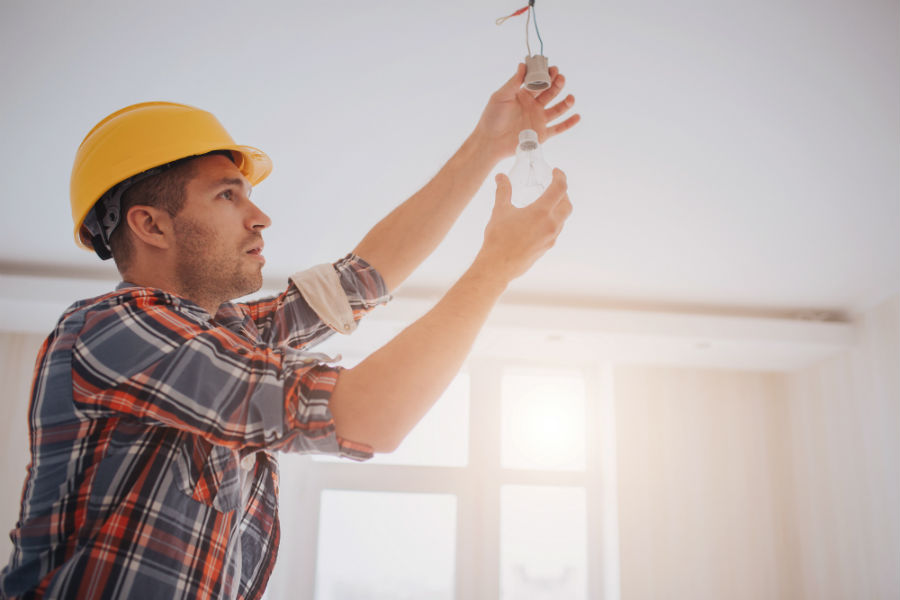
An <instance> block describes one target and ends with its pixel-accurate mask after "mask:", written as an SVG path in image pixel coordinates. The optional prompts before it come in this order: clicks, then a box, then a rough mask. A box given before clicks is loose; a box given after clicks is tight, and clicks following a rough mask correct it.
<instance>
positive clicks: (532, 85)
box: [525, 54, 550, 92]
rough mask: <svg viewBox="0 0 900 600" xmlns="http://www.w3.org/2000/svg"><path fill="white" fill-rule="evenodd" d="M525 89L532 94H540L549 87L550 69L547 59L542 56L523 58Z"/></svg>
mask: <svg viewBox="0 0 900 600" xmlns="http://www.w3.org/2000/svg"><path fill="white" fill-rule="evenodd" d="M525 67H526V68H527V70H526V72H525V88H526V89H529V90H531V91H532V92H540V91H542V90H546V89H547V88H548V87H550V69H549V68H548V67H547V57H546V56H544V55H543V54H535V55H534V56H526V57H525Z"/></svg>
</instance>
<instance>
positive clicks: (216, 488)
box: [174, 436, 241, 512]
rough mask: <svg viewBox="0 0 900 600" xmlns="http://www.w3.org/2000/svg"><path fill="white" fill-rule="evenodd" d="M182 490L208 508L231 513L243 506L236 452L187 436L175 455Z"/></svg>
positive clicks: (176, 473) (179, 486)
mask: <svg viewBox="0 0 900 600" xmlns="http://www.w3.org/2000/svg"><path fill="white" fill-rule="evenodd" d="M174 466H175V469H174V470H175V480H176V485H177V486H178V488H179V489H180V490H181V491H182V492H184V493H185V494H187V495H188V496H190V497H191V498H193V499H194V500H196V501H197V502H200V503H201V504H205V505H206V506H211V507H212V508H214V509H216V510H218V511H220V512H230V511H232V510H234V509H236V508H237V507H238V506H240V504H241V470H240V457H239V456H238V453H237V452H236V451H234V450H230V449H229V448H226V447H224V446H217V445H215V444H211V443H209V442H208V441H206V440H204V439H203V438H199V437H195V436H186V437H185V439H184V440H183V441H182V443H181V444H180V446H179V448H178V451H177V452H176V455H175V465H174Z"/></svg>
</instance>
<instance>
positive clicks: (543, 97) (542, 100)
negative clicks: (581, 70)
mask: <svg viewBox="0 0 900 600" xmlns="http://www.w3.org/2000/svg"><path fill="white" fill-rule="evenodd" d="M555 68H556V67H551V68H550V87H549V88H547V89H546V90H544V91H543V92H541V93H540V94H538V95H537V96H536V97H535V100H536V101H537V103H538V104H540V105H541V106H547V105H548V104H550V102H551V101H552V100H553V99H554V98H556V97H557V96H558V95H559V93H560V92H561V91H562V89H563V87H564V86H565V85H566V77H565V75H562V74H559V75H557V74H556V73H554V69H555Z"/></svg>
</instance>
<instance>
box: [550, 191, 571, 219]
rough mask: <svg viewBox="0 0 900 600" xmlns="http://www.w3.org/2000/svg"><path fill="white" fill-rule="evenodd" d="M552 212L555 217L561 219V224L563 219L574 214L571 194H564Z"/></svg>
mask: <svg viewBox="0 0 900 600" xmlns="http://www.w3.org/2000/svg"><path fill="white" fill-rule="evenodd" d="M552 214H553V216H554V217H556V218H557V219H559V222H560V226H561V225H562V223H563V221H565V220H566V219H568V218H569V215H571V214H572V201H571V200H569V195H568V194H566V195H565V196H563V197H562V198H561V199H560V201H559V202H557V204H556V206H554V207H553V211H552Z"/></svg>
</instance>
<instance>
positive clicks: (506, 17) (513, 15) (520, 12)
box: [496, 4, 531, 25]
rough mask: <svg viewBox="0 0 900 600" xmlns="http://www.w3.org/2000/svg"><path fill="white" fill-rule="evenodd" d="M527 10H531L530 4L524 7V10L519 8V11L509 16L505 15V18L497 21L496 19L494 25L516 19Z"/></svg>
mask: <svg viewBox="0 0 900 600" xmlns="http://www.w3.org/2000/svg"><path fill="white" fill-rule="evenodd" d="M529 8H531V5H530V4H529V5H528V6H526V7H525V8H520V9H519V10H517V11H516V12H514V13H512V14H511V15H506V16H505V17H500V18H499V19H497V21H496V23H497V25H501V24H502V23H503V22H504V21H506V20H507V19H511V18H512V17H517V16H519V15H521V14H522V13H523V12H525V11H527V10H528V9H529Z"/></svg>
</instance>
